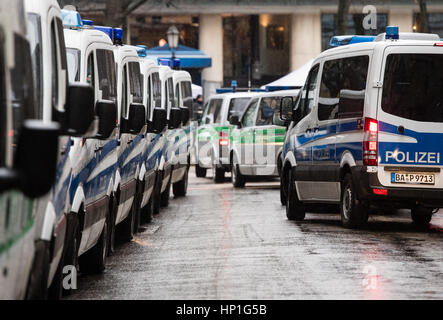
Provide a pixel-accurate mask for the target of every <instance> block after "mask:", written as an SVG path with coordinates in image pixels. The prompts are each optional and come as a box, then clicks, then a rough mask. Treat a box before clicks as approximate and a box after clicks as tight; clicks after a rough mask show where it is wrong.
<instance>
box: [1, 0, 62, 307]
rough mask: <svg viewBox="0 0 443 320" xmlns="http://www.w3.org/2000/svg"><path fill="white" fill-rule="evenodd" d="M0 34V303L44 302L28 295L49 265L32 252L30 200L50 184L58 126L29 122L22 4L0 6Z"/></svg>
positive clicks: (32, 112) (31, 107) (31, 108)
mask: <svg viewBox="0 0 443 320" xmlns="http://www.w3.org/2000/svg"><path fill="white" fill-rule="evenodd" d="M0 28H1V30H2V37H1V39H0V43H1V44H0V47H1V50H0V79H1V80H0V96H1V101H2V106H1V108H0V130H1V134H0V270H1V272H0V288H1V290H0V299H2V300H3V299H22V298H25V297H28V298H45V297H44V296H35V295H32V292H40V293H42V291H44V288H45V287H46V285H47V278H45V277H44V276H42V274H41V273H40V274H39V275H38V278H36V277H34V276H33V274H34V275H35V272H34V271H35V270H33V268H34V267H40V266H45V265H47V264H48V263H49V262H48V261H44V260H42V257H44V256H43V255H39V254H38V253H37V251H36V241H35V234H36V232H37V233H38V230H39V228H38V227H37V226H36V220H37V219H36V217H35V211H34V208H35V202H34V200H33V199H36V198H39V197H42V196H45V195H46V194H47V193H48V192H49V191H50V189H51V187H52V185H53V182H54V180H55V177H56V166H57V147H58V134H59V129H60V125H59V124H58V123H56V122H52V121H51V120H50V119H47V120H31V119H35V118H36V117H37V114H38V112H37V111H38V110H37V103H36V99H35V95H34V87H35V84H34V82H33V75H32V69H33V66H32V58H31V52H30V44H29V41H28V39H27V32H26V29H27V28H26V16H25V12H24V3H23V1H13V2H7V1H0ZM36 154H38V155H39V156H38V157H36V156H35V155H36ZM46 257H47V256H46ZM40 271H41V270H37V271H36V272H40Z"/></svg>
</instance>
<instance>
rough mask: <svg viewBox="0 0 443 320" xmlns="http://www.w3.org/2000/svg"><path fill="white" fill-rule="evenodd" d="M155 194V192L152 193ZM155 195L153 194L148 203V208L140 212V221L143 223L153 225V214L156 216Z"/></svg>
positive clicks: (145, 207)
mask: <svg viewBox="0 0 443 320" xmlns="http://www.w3.org/2000/svg"><path fill="white" fill-rule="evenodd" d="M152 192H154V191H152ZM153 196H154V193H152V194H151V197H150V198H149V201H148V203H147V204H146V206H144V207H143V208H141V211H140V219H141V221H142V223H151V222H152V220H153V218H154V217H153V214H154V199H153Z"/></svg>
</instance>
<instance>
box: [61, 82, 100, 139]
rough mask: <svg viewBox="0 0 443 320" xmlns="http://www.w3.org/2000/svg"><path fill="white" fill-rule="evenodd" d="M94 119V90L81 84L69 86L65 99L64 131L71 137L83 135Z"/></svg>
mask: <svg viewBox="0 0 443 320" xmlns="http://www.w3.org/2000/svg"><path fill="white" fill-rule="evenodd" d="M94 118H95V114H94V89H93V88H92V86H91V85H88V84H83V83H74V84H70V85H69V88H68V93H67V97H66V126H67V128H66V131H67V134H68V135H70V136H73V137H81V136H82V135H84V134H85V133H86V132H87V131H88V129H89V128H90V126H91V124H92V123H93V121H94Z"/></svg>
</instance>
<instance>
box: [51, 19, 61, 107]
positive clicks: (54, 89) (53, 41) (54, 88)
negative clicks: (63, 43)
mask: <svg viewBox="0 0 443 320" xmlns="http://www.w3.org/2000/svg"><path fill="white" fill-rule="evenodd" d="M57 47H58V46H57V31H56V25H55V20H52V23H51V64H52V71H53V72H52V106H53V107H54V108H56V107H57V106H58V99H59V97H58V90H59V88H58V84H59V78H58V76H59V74H58V71H57V70H58V58H57Z"/></svg>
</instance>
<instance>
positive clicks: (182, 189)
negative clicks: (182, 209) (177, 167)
mask: <svg viewBox="0 0 443 320" xmlns="http://www.w3.org/2000/svg"><path fill="white" fill-rule="evenodd" d="M188 174H189V168H186V171H185V174H184V175H183V178H182V179H181V180H180V181H179V182H176V183H174V184H173V185H172V192H173V193H174V196H175V197H184V196H186V192H187V191H188Z"/></svg>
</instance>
